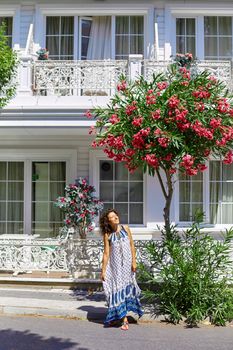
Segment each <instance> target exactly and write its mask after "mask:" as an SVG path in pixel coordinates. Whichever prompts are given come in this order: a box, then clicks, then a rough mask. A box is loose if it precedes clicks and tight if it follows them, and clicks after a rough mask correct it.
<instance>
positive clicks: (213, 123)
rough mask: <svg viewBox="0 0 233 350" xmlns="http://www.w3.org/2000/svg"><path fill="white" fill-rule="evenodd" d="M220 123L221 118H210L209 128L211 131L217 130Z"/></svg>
mask: <svg viewBox="0 0 233 350" xmlns="http://www.w3.org/2000/svg"><path fill="white" fill-rule="evenodd" d="M221 123H222V119H221V118H218V119H216V118H212V119H211V121H210V126H211V127H212V128H213V129H217V128H218V127H219V126H220V125H221Z"/></svg>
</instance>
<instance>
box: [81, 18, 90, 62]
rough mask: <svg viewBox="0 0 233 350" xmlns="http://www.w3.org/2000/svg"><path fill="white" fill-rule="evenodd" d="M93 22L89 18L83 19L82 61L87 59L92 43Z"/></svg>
mask: <svg viewBox="0 0 233 350" xmlns="http://www.w3.org/2000/svg"><path fill="white" fill-rule="evenodd" d="M91 25H92V20H91V19H89V18H81V38H80V42H81V50H80V51H81V60H86V59H87V51H88V45H89V41H90V33H91Z"/></svg>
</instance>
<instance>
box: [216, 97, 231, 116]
mask: <svg viewBox="0 0 233 350" xmlns="http://www.w3.org/2000/svg"><path fill="white" fill-rule="evenodd" d="M229 107H230V104H229V103H228V102H227V99H226V98H221V99H220V100H218V101H217V110H218V111H219V112H220V113H227V112H229Z"/></svg>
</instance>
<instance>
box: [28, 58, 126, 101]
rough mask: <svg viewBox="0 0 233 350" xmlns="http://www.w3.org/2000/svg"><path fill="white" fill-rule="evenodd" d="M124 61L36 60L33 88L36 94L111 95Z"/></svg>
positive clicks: (124, 71)
mask: <svg viewBox="0 0 233 350" xmlns="http://www.w3.org/2000/svg"><path fill="white" fill-rule="evenodd" d="M127 65H128V62H127V61H113V60H103V61H52V60H49V61H36V62H35V63H34V64H33V90H34V93H35V94H36V95H61V96H72V95H77V96H111V95H113V94H114V92H115V89H116V85H117V82H118V81H119V77H120V75H121V74H126V73H127Z"/></svg>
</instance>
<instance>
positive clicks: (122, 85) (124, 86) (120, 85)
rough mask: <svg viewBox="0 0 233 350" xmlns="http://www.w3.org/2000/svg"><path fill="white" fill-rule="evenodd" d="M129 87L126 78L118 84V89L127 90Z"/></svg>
mask: <svg viewBox="0 0 233 350" xmlns="http://www.w3.org/2000/svg"><path fill="white" fill-rule="evenodd" d="M126 88H127V84H126V81H125V80H122V81H121V82H120V84H118V85H117V90H118V91H125V90H126Z"/></svg>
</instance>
